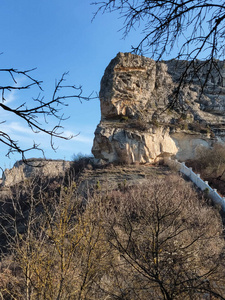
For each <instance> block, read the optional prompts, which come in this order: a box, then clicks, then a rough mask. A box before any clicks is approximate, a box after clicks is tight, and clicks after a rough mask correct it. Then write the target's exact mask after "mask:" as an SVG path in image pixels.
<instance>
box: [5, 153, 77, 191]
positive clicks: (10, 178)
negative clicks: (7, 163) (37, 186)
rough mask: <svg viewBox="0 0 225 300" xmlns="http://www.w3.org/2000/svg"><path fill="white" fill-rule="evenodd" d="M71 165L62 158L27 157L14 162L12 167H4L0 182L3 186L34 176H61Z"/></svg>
mask: <svg viewBox="0 0 225 300" xmlns="http://www.w3.org/2000/svg"><path fill="white" fill-rule="evenodd" d="M70 166H71V162H69V161H64V160H42V159H29V160H28V162H27V164H25V163H24V162H23V161H18V162H16V163H15V165H14V166H13V168H12V169H5V171H4V173H3V176H2V182H1V184H2V185H3V186H5V187H9V186H12V185H14V184H17V183H20V182H22V181H24V180H26V179H28V178H35V177H36V176H44V177H50V178H53V177H57V176H63V175H64V174H65V172H66V170H68V169H69V168H70Z"/></svg>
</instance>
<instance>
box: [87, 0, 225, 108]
mask: <svg viewBox="0 0 225 300" xmlns="http://www.w3.org/2000/svg"><path fill="white" fill-rule="evenodd" d="M93 4H94V5H96V6H97V7H98V8H97V12H96V15H97V14H99V13H106V12H110V13H113V12H115V11H118V12H119V14H120V15H121V16H122V19H123V20H124V23H123V27H122V29H121V30H122V31H123V35H124V38H126V37H127V35H128V34H129V33H130V32H131V31H134V30H139V31H140V41H139V43H138V44H137V45H136V46H133V47H132V51H133V52H134V53H136V54H140V55H143V54H148V55H149V56H150V57H152V58H153V59H156V60H160V59H165V58H166V55H168V54H170V53H173V58H176V59H179V60H186V63H185V67H184V70H183V74H182V75H181V78H180V82H179V85H178V88H177V90H176V91H175V97H174V98H175V99H174V101H172V105H171V106H175V104H179V93H180V91H181V89H182V87H184V85H185V84H186V83H188V84H190V83H191V82H192V81H193V78H195V79H196V78H198V79H199V84H200V85H201V86H202V91H203V90H204V87H205V85H206V83H207V82H208V80H209V78H210V77H211V76H212V77H213V76H214V75H215V71H216V73H217V75H219V77H222V76H223V74H221V70H220V69H219V68H218V65H217V60H218V59H221V60H223V59H224V53H225V32H224V27H225V2H224V1H222V0H219V1H213V0H194V1H190V0H187V1H181V0H172V1H167V0H162V1H155V0H147V1H146V0H107V1H97V2H94V3H93ZM203 72H204V76H205V75H206V79H205V80H204V82H202V80H201V74H202V73H203ZM213 72H214V74H213Z"/></svg>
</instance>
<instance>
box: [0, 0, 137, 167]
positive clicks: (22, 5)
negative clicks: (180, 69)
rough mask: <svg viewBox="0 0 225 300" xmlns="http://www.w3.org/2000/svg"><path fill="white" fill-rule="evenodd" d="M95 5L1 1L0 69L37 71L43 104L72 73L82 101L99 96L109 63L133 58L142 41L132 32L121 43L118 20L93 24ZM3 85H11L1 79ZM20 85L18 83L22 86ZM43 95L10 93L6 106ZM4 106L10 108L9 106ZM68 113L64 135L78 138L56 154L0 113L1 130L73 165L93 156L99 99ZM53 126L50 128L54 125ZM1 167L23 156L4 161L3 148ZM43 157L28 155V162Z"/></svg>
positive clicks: (110, 17) (74, 0)
mask: <svg viewBox="0 0 225 300" xmlns="http://www.w3.org/2000/svg"><path fill="white" fill-rule="evenodd" d="M92 1H93V0H82V1H81V0H63V1H62V0H20V1H17V0H1V10H0V28H1V29H0V32H1V47H0V52H3V54H2V55H0V68H10V67H13V68H16V69H21V70H25V69H31V68H37V69H36V70H35V71H34V72H33V76H34V77H35V78H37V79H39V80H42V81H43V89H44V93H43V95H44V96H45V99H46V100H47V99H48V97H50V96H51V95H52V92H53V90H54V85H55V80H56V79H59V78H60V77H61V75H62V73H63V72H67V71H69V75H68V76H67V83H68V84H76V85H77V86H79V85H82V87H83V91H84V92H83V93H84V95H89V94H90V93H92V92H93V93H94V95H95V94H96V93H98V92H99V89H100V80H101V77H102V76H103V73H104V70H105V68H106V67H107V65H108V64H109V62H110V60H111V59H112V58H113V57H115V56H116V54H117V53H118V52H129V51H130V49H131V45H132V44H135V42H138V40H139V38H140V36H139V34H138V33H137V32H135V31H134V32H133V33H132V34H131V35H130V36H129V37H128V38H127V39H126V40H123V39H122V32H119V29H120V28H121V27H122V20H121V19H120V20H118V15H117V14H116V13H114V14H105V15H98V17H97V18H96V19H95V20H94V21H93V22H91V21H92V18H93V13H94V12H95V10H96V7H95V6H92V5H90V4H91V2H92ZM0 80H1V85H3V84H5V83H6V82H8V84H9V83H11V84H12V82H10V78H9V77H8V78H3V76H2V74H1V73H0ZM19 81H20V79H18V82H19ZM38 93H39V91H38V90H37V89H30V90H29V91H27V92H26V93H21V92H12V93H11V94H9V95H8V98H7V101H8V102H7V103H8V104H9V102H10V105H11V106H12V107H16V106H17V105H18V103H22V102H25V101H26V102H27V103H29V101H31V100H30V99H31V98H32V97H37V95H38ZM7 103H6V104H7ZM64 113H65V115H66V116H70V119H68V120H67V121H66V122H64V123H63V125H64V128H65V134H68V135H69V134H70V133H72V134H77V133H79V135H78V136H77V137H75V138H74V139H72V140H70V141H64V140H59V139H57V140H55V146H58V150H57V152H54V151H53V150H52V149H51V147H50V138H49V137H48V136H46V135H44V134H42V133H39V134H36V135H34V134H33V133H32V132H31V131H30V130H29V128H27V126H26V124H25V123H23V122H22V121H20V120H19V119H17V118H15V117H13V116H11V115H10V114H8V113H6V112H5V111H1V121H3V120H6V123H4V124H1V130H2V131H3V130H4V131H5V132H7V133H10V134H11V135H12V136H13V137H14V138H15V140H18V141H19V143H20V144H21V145H22V146H24V147H30V146H32V144H33V141H34V140H35V141H36V142H37V143H40V147H42V148H43V149H44V151H45V155H46V157H47V158H52V159H57V158H59V159H68V160H71V159H72V157H73V155H74V154H77V153H79V152H82V153H83V154H89V153H91V147H92V143H93V138H94V131H95V128H96V126H97V124H98V123H99V121H100V103H99V100H98V99H95V100H92V101H89V102H85V101H84V102H83V103H82V104H81V103H80V102H79V101H78V100H72V101H70V103H69V106H68V107H67V108H65V110H64ZM50 125H51V124H50ZM0 147H1V148H0V151H1V154H0V167H2V168H3V169H4V168H6V167H7V168H8V167H12V166H13V164H14V163H15V161H16V160H18V159H20V155H16V154H15V155H11V159H8V158H6V157H5V154H6V152H7V149H6V147H4V146H3V145H2V144H0ZM34 156H36V157H39V156H40V154H39V153H34V152H33V153H30V154H29V155H28V157H34Z"/></svg>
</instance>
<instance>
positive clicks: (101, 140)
mask: <svg viewBox="0 0 225 300" xmlns="http://www.w3.org/2000/svg"><path fill="white" fill-rule="evenodd" d="M197 63H198V62H197ZM186 64H187V62H185V61H174V60H172V61H167V62H155V61H153V60H152V59H150V58H146V57H143V56H138V55H133V54H130V53H118V55H117V56H116V57H115V58H114V59H113V60H112V61H111V62H110V64H109V65H108V67H107V68H106V70H105V73H104V76H103V78H102V81H101V90H100V103H101V122H100V124H99V125H98V127H97V129H96V131H95V139H94V144H93V148H92V152H93V154H94V156H95V158H98V159H103V160H105V161H108V162H115V161H117V162H119V161H123V162H140V163H147V162H155V161H157V160H159V159H161V158H162V157H165V156H176V157H177V158H179V159H180V160H186V159H188V158H192V157H193V156H194V155H195V151H196V149H197V146H198V145H205V146H207V147H210V146H211V145H212V144H213V143H214V142H216V141H219V142H225V88H224V85H225V79H224V78H225V68H224V63H223V62H218V67H219V69H220V73H218V72H216V70H212V76H211V77H210V79H209V81H208V83H207V86H206V87H205V90H204V94H202V93H201V82H204V80H205V78H206V74H207V70H208V67H209V66H207V64H206V65H205V66H204V67H203V68H202V69H201V73H200V76H199V77H196V78H195V77H194V78H193V81H192V83H191V84H189V85H187V86H185V87H183V88H182V90H181V92H180V95H179V101H180V103H181V104H182V106H183V108H184V109H185V114H182V113H181V111H179V110H178V109H177V108H176V109H175V110H168V109H167V108H168V104H169V103H171V101H172V95H173V91H174V89H175V88H176V87H177V85H178V82H179V79H180V77H181V74H182V72H183V71H184V69H185V67H186ZM190 72H191V70H190ZM223 76H224V78H223Z"/></svg>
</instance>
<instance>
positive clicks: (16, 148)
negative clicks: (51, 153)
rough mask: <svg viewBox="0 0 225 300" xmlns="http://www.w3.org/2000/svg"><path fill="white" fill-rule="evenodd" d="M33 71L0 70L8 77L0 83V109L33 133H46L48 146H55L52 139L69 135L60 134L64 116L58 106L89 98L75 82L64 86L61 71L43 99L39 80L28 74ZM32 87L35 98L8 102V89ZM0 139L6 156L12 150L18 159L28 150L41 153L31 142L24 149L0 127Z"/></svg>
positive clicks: (36, 145) (64, 75)
mask: <svg viewBox="0 0 225 300" xmlns="http://www.w3.org/2000/svg"><path fill="white" fill-rule="evenodd" d="M33 70H34V69H32V70H25V71H20V70H16V69H0V74H2V75H10V77H11V80H12V84H9V85H2V86H0V92H1V102H0V108H1V109H2V110H3V111H5V112H7V113H10V114H11V117H12V118H18V119H20V120H23V121H24V122H25V123H26V125H27V126H28V127H29V128H30V129H31V131H33V132H34V133H39V132H42V133H45V134H46V135H48V136H50V140H51V141H50V143H51V147H52V148H53V149H55V147H54V142H53V138H61V139H65V140H68V139H71V138H72V137H73V136H65V135H64V134H63V127H62V125H61V122H62V121H64V120H65V119H66V118H65V116H64V114H63V112H62V108H63V107H65V106H67V105H68V101H69V100H72V99H78V100H79V101H82V100H90V99H91V98H90V96H89V97H85V96H83V94H82V92H83V91H82V87H81V86H79V87H76V86H75V85H66V84H65V77H66V75H67V73H64V74H63V75H62V76H61V78H60V80H59V81H57V82H56V84H55V88H54V91H53V93H52V97H51V98H50V99H47V100H45V98H44V96H42V95H41V94H40V92H43V90H42V81H39V80H37V79H35V78H34V77H33V76H32V75H31V74H32V71H33ZM17 78H18V79H17ZM23 81H24V82H27V84H24V85H23V84H20V83H19V82H23ZM32 87H37V88H38V89H39V96H38V97H36V98H32V100H31V101H29V102H22V103H20V104H19V105H18V106H13V104H12V103H11V102H10V101H8V98H9V97H10V93H11V92H13V91H22V90H28V89H30V88H32ZM50 118H51V122H53V123H55V125H53V126H51V127H50V129H49V126H48V122H49V119H50ZM52 118H53V119H52ZM52 120H53V121H52ZM6 121H7V120H5V119H2V120H1V124H2V123H5V122H6ZM0 142H1V143H3V144H5V145H6V146H7V147H8V152H7V154H6V155H7V156H9V155H10V154H11V153H13V152H18V153H20V154H21V156H22V159H25V154H26V152H27V151H31V150H39V151H41V152H42V153H43V154H44V152H43V150H42V149H41V148H40V147H39V145H38V144H36V143H35V142H34V143H33V145H32V146H31V147H29V148H24V147H23V146H22V145H21V144H22V141H16V140H14V138H13V137H12V136H11V135H10V134H8V133H7V132H5V131H2V130H0Z"/></svg>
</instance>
